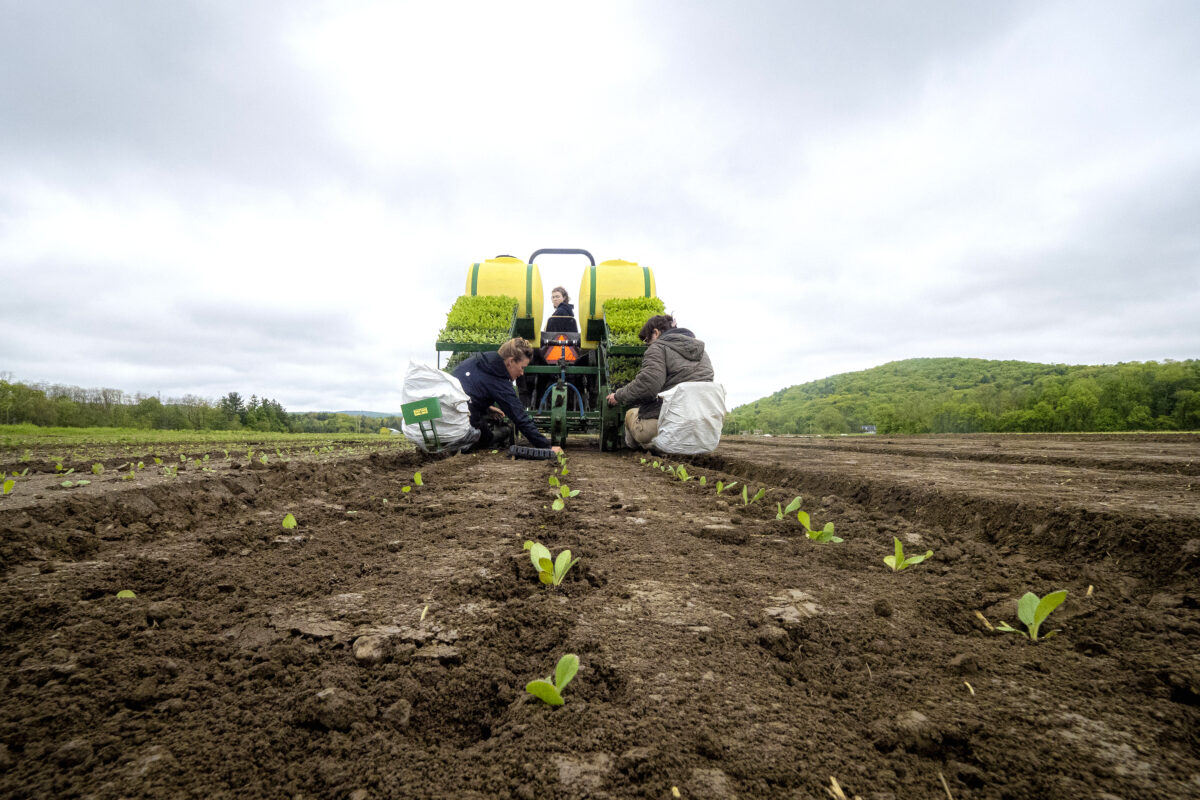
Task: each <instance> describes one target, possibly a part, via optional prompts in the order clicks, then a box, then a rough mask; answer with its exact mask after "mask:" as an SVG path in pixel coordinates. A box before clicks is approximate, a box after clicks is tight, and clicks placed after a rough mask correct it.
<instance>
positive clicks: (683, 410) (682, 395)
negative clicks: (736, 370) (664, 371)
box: [650, 381, 725, 456]
mask: <svg viewBox="0 0 1200 800" xmlns="http://www.w3.org/2000/svg"><path fill="white" fill-rule="evenodd" d="M659 397H661V398H662V409H661V410H660V411H659V412H658V435H657V436H655V437H654V438H653V439H651V440H650V446H651V447H653V448H654V449H655V450H659V451H661V452H663V453H670V454H672V455H680V456H682V455H695V454H697V453H711V452H712V451H713V450H716V449H717V444H718V443H719V442H720V441H721V426H722V425H724V424H725V387H724V386H722V385H721V384H719V383H712V382H710V381H688V382H686V383H680V384H678V385H676V386H673V387H671V388H670V389H668V390H667V391H665V392H663V393H662V394H660V395H659Z"/></svg>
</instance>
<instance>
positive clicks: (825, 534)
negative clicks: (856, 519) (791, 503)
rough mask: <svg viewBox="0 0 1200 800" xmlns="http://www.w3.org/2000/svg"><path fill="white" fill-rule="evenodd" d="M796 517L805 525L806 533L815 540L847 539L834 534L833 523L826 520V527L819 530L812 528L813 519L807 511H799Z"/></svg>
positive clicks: (838, 540) (832, 540)
mask: <svg viewBox="0 0 1200 800" xmlns="http://www.w3.org/2000/svg"><path fill="white" fill-rule="evenodd" d="M796 519H798V520H800V524H801V525H803V526H804V535H805V536H807V537H808V538H809V539H812V540H813V541H814V542H842V541H845V540H844V539H842V538H841V537H840V536H834V535H833V523H832V522H826V523H825V527H824V528H822V529H821V530H819V531H814V530H813V529H812V519H811V518H810V517H809V516H808V512H807V511H797V512H796Z"/></svg>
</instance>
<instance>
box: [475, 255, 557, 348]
mask: <svg viewBox="0 0 1200 800" xmlns="http://www.w3.org/2000/svg"><path fill="white" fill-rule="evenodd" d="M466 294H469V295H472V296H475V295H498V294H500V295H503V294H506V295H508V296H510V297H515V298H517V330H516V333H517V336H522V337H524V338H525V339H527V340H528V341H529V342H530V343H531V344H532V345H533V346H534V347H540V346H541V341H540V339H541V332H542V276H541V273H539V272H538V268H537V264H526V263H525V262H524V261H522V260H521V259H519V258H512V257H510V256H501V257H499V258H489V259H488V260H487V261H482V262H480V263H478V264H472V265H471V268H470V269H469V270H467V289H466Z"/></svg>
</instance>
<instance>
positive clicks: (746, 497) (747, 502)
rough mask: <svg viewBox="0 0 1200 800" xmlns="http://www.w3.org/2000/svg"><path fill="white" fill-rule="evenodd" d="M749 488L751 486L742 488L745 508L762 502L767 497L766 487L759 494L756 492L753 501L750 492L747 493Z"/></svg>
mask: <svg viewBox="0 0 1200 800" xmlns="http://www.w3.org/2000/svg"><path fill="white" fill-rule="evenodd" d="M749 488H750V487H749V486H742V505H744V506H751V505H754V504H755V503H757V502H758V501H759V500H762V499H763V498H764V497H766V496H767V489H766V487H765V486H764V487H763V488H761V489H759V490H758V491H757V492H755V493H754V498H753V499H751V498H750V493H749V492H748V491H746V490H747V489H749Z"/></svg>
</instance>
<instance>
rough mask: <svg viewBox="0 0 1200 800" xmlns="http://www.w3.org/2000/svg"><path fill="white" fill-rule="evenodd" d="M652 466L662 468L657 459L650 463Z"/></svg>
mask: <svg viewBox="0 0 1200 800" xmlns="http://www.w3.org/2000/svg"><path fill="white" fill-rule="evenodd" d="M650 466H652V467H654V468H655V469H662V467H660V466H659V464H658V462H657V461H654V462H652V463H651V464H650Z"/></svg>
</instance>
